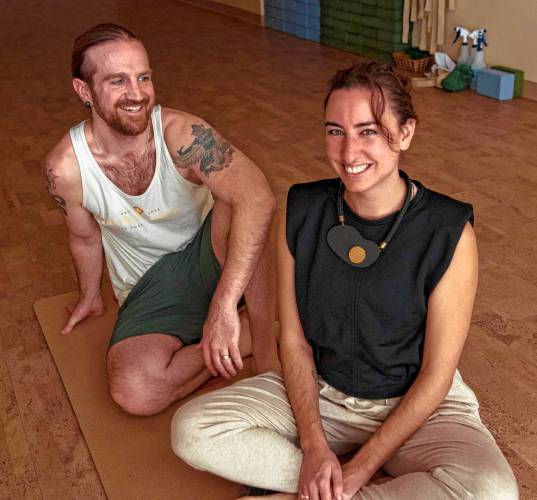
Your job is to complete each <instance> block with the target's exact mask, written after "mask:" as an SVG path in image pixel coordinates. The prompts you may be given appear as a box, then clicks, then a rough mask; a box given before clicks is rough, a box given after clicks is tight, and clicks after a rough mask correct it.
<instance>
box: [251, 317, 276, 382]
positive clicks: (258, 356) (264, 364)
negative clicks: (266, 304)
mask: <svg viewBox="0 0 537 500" xmlns="http://www.w3.org/2000/svg"><path fill="white" fill-rule="evenodd" d="M279 333H280V323H279V322H277V321H274V323H273V325H272V332H271V334H270V335H267V332H264V336H263V337H258V338H257V339H256V337H254V341H253V345H252V354H253V356H254V359H253V363H252V369H253V370H254V372H255V373H266V372H272V371H282V365H281V364H280V358H279V356H278V344H277V339H278V337H279ZM259 338H261V340H259Z"/></svg>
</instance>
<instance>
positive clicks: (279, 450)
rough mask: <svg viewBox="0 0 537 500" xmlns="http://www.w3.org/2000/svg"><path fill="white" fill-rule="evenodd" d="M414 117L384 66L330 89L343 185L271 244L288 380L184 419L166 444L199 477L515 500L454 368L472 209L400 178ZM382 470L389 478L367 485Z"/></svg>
mask: <svg viewBox="0 0 537 500" xmlns="http://www.w3.org/2000/svg"><path fill="white" fill-rule="evenodd" d="M416 119H417V117H416V114H415V112H414V110H413V107H412V102H411V99H410V95H409V94H408V93H407V92H406V90H405V88H404V82H403V81H402V80H401V79H399V77H398V76H397V75H396V74H395V73H394V72H393V71H392V70H391V69H390V68H389V67H387V66H386V65H384V64H378V63H366V64H363V63H362V64H360V63H357V64H355V65H354V66H352V67H351V68H348V69H345V70H342V71H340V72H338V73H337V74H336V75H335V77H334V78H333V79H332V83H331V86H330V90H329V93H328V96H327V98H326V100H325V144H326V154H327V158H328V162H329V163H330V165H331V166H332V168H333V169H334V171H335V172H336V174H337V178H336V179H325V180H320V181H316V182H309V183H304V184H295V185H294V186H292V187H291V188H290V190H289V194H288V198H287V207H286V211H285V213H284V216H283V217H282V221H281V229H280V233H279V240H278V278H279V290H278V299H279V305H280V322H281V338H280V355H281V360H282V366H283V378H282V377H281V375H280V374H279V373H267V374H264V375H259V376H257V377H254V378H252V379H249V380H245V381H242V382H238V383H237V384H235V385H233V386H231V387H229V388H226V389H222V390H221V391H217V392H215V393H212V394H208V395H204V396H202V397H201V398H199V399H197V400H193V401H191V402H189V403H188V404H186V405H185V406H183V407H182V408H181V409H180V410H179V411H178V412H177V413H176V415H175V417H174V421H173V424H172V429H173V432H172V445H173V448H174V450H175V451H176V453H177V454H178V455H179V456H180V457H182V458H183V459H184V460H186V461H187V462H189V463H190V464H192V465H193V466H194V467H197V468H199V469H203V470H208V471H211V472H213V473H216V474H220V475H222V476H224V477H226V478H228V479H231V480H234V481H237V482H240V483H246V484H250V485H253V486H256V487H262V488H267V489H270V490H276V491H280V492H285V493H290V495H283V494H279V495H275V496H274V497H273V498H274V499H276V498H277V499H284V498H286V499H287V498H289V499H295V498H296V494H297V493H298V498H299V499H301V500H308V499H309V500H319V499H323V500H325V499H330V500H333V499H337V500H341V499H344V500H350V499H351V498H352V499H370V498H382V499H397V500H401V499H408V500H413V499H415V498H468V497H472V498H498V499H500V498H501V499H502V500H503V499H509V500H511V499H515V498H517V496H518V495H517V486H516V482H515V480H514V476H513V474H512V471H511V469H510V468H509V465H508V464H507V462H506V460H505V458H504V457H503V455H502V454H501V452H500V450H499V448H498V447H497V445H496V443H495V442H494V440H493V439H492V437H491V435H490V433H489V432H488V430H487V429H486V427H485V426H484V425H483V424H482V423H481V420H480V418H479V412H478V403H477V400H476V398H475V395H474V393H473V392H472V391H471V390H470V389H469V388H468V387H467V386H466V385H465V384H464V383H463V382H462V379H461V377H460V374H459V373H458V371H457V365H458V362H459V358H460V355H461V352H462V348H463V346H464V342H465V340H466V336H467V333H468V329H469V325H470V319H471V314H472V307H473V303H474V297H475V292H476V286H477V262H478V259H477V248H476V241H475V235H474V231H473V228H472V225H473V209H472V206H471V205H469V204H467V203H463V202H460V201H457V200H454V199H452V198H450V197H448V196H445V195H442V194H440V193H436V192H434V191H432V190H429V189H427V188H426V187H425V186H423V185H422V184H421V183H420V182H418V181H413V180H411V179H410V178H409V177H408V176H407V175H406V174H405V173H404V172H402V171H400V170H399V162H400V159H401V158H400V154H401V151H404V150H407V149H408V148H409V147H410V143H411V141H412V137H413V135H414V131H415V127H416ZM298 443H299V444H298ZM348 453H354V455H353V456H352V458H351V459H350V460H349V461H348V462H347V463H345V464H344V465H343V466H342V465H340V462H339V460H338V458H337V455H341V454H348ZM252 457H255V458H254V459H252ZM380 467H382V468H384V470H385V471H386V472H387V473H388V474H389V475H391V476H392V480H390V481H387V482H384V483H383V484H381V485H371V484H369V480H370V478H371V477H372V475H373V474H374V473H375V471H377V470H378V469H379V468H380Z"/></svg>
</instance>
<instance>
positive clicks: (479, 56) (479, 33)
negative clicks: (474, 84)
mask: <svg viewBox="0 0 537 500" xmlns="http://www.w3.org/2000/svg"><path fill="white" fill-rule="evenodd" d="M486 32H487V30H486V29H485V28H479V29H477V30H474V31H472V32H471V33H470V38H471V39H472V40H473V42H474V43H473V44H472V47H475V50H474V52H473V54H472V61H471V63H470V65H471V66H472V69H473V71H474V73H475V72H476V71H479V70H480V69H484V68H486V67H487V65H486V63H485V55H484V54H483V45H485V47H488V43H487V40H486V39H485V33H486Z"/></svg>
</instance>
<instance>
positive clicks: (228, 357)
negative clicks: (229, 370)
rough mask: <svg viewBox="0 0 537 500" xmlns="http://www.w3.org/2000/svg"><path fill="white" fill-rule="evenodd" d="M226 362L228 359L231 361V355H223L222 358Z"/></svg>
mask: <svg viewBox="0 0 537 500" xmlns="http://www.w3.org/2000/svg"><path fill="white" fill-rule="evenodd" d="M220 357H221V358H222V359H223V360H224V361H225V360H227V359H230V358H231V356H230V355H229V354H222V356H220Z"/></svg>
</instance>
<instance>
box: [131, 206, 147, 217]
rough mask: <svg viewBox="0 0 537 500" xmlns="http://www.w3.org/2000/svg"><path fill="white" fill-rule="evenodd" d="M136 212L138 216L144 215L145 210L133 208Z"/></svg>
mask: <svg viewBox="0 0 537 500" xmlns="http://www.w3.org/2000/svg"><path fill="white" fill-rule="evenodd" d="M132 208H134V210H135V211H136V213H137V214H139V215H142V214H143V213H144V209H143V208H140V207H132Z"/></svg>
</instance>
